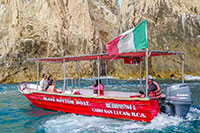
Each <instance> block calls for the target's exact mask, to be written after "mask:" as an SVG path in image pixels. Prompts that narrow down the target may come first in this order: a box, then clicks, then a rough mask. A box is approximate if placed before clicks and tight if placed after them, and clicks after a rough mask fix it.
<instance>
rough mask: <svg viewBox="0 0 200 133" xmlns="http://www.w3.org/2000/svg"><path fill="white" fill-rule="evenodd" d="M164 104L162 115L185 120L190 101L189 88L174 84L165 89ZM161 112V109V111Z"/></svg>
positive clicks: (184, 85)
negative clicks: (165, 114)
mask: <svg viewBox="0 0 200 133" xmlns="http://www.w3.org/2000/svg"><path fill="white" fill-rule="evenodd" d="M163 103H164V110H163V112H164V113H167V114H168V115H173V116H178V117H182V118H185V116H186V115H187V113H188V111H189V109H190V106H191V104H192V103H193V101H192V94H191V92H190V88H189V87H188V86H187V85H186V84H174V85H172V86H170V87H168V88H167V89H166V92H165V100H164V101H162V102H161V107H162V106H163ZM161 110H162V109H161Z"/></svg>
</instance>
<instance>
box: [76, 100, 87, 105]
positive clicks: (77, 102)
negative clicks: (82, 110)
mask: <svg viewBox="0 0 200 133" xmlns="http://www.w3.org/2000/svg"><path fill="white" fill-rule="evenodd" d="M76 104H77V105H85V106H89V101H80V100H76Z"/></svg>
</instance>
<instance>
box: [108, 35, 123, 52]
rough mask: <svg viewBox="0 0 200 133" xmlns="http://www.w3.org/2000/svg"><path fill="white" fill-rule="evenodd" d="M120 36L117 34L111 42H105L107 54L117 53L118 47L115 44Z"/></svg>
mask: <svg viewBox="0 0 200 133" xmlns="http://www.w3.org/2000/svg"><path fill="white" fill-rule="evenodd" d="M122 36H123V35H121V36H118V37H117V38H115V39H114V40H113V41H112V42H109V43H108V44H106V50H107V53H108V55H109V56H110V55H118V54H119V48H118V46H117V44H118V43H119V41H120V38H121V37H122Z"/></svg>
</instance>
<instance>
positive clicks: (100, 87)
mask: <svg viewBox="0 0 200 133" xmlns="http://www.w3.org/2000/svg"><path fill="white" fill-rule="evenodd" d="M92 87H93V90H94V91H93V94H95V95H98V80H96V84H95V85H93V84H92ZM99 89H100V96H103V95H104V85H103V84H102V83H101V80H99Z"/></svg>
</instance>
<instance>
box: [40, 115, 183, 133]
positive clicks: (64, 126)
mask: <svg viewBox="0 0 200 133" xmlns="http://www.w3.org/2000/svg"><path fill="white" fill-rule="evenodd" d="M182 121H183V119H181V118H178V117H169V116H167V115H165V114H159V115H158V117H156V118H155V119H154V120H152V122H151V123H146V122H136V121H131V120H118V119H109V118H101V117H89V116H82V115H75V114H64V115H61V116H56V117H53V118H51V119H50V120H47V121H46V122H44V123H43V124H42V126H43V127H44V128H45V131H46V132H50V133H51V132H52V133H53V132H130V131H134V132H139V131H151V130H158V131H160V130H162V129H163V128H166V127H169V126H177V125H179V124H180V122H182Z"/></svg>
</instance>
